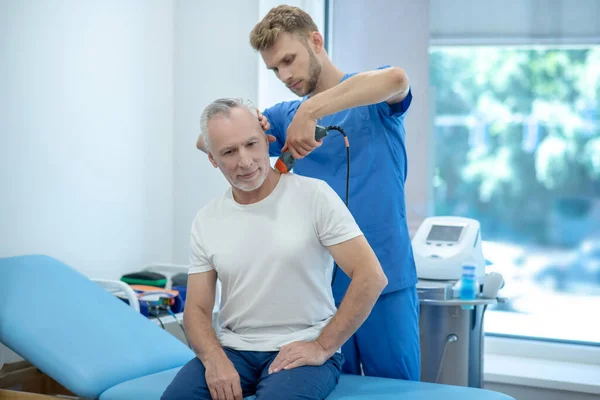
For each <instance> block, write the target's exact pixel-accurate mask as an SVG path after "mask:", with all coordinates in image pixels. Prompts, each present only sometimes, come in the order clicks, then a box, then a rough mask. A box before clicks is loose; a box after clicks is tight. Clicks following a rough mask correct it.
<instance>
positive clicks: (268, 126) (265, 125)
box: [256, 108, 277, 143]
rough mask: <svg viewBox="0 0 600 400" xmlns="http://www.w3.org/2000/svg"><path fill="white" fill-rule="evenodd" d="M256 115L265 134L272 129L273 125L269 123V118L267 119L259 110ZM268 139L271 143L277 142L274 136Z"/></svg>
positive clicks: (268, 136)
mask: <svg viewBox="0 0 600 400" xmlns="http://www.w3.org/2000/svg"><path fill="white" fill-rule="evenodd" d="M256 115H257V116H258V122H259V123H260V127H261V128H262V130H263V131H264V132H266V131H268V130H269V129H271V123H270V122H269V120H268V119H267V117H265V116H264V115H263V113H261V112H260V110H259V109H258V108H257V109H256ZM267 139H268V140H269V143H273V142H274V141H276V140H277V139H276V138H275V136H273V135H267Z"/></svg>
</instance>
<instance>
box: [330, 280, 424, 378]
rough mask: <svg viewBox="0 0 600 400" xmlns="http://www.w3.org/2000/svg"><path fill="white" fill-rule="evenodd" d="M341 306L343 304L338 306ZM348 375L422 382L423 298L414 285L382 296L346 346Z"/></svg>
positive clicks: (343, 349) (345, 371) (344, 346)
mask: <svg viewBox="0 0 600 400" xmlns="http://www.w3.org/2000/svg"><path fill="white" fill-rule="evenodd" d="M338 307H339V305H338ZM342 353H343V354H344V359H345V363H344V366H343V368H342V372H343V373H345V374H353V375H361V366H362V371H363V372H364V374H365V375H366V376H377V377H382V378H394V379H403V380H409V381H419V380H420V376H421V346H420V343H419V297H418V294H417V288H416V286H410V287H408V288H405V289H401V290H398V291H395V292H391V293H386V294H384V295H382V296H380V297H379V299H378V300H377V302H376V303H375V306H374V307H373V310H372V311H371V314H370V315H369V316H368V317H367V319H366V320H365V322H364V323H363V324H362V325H361V326H360V328H358V330H357V331H356V333H355V334H354V335H353V336H351V337H350V339H348V341H347V342H346V343H345V344H344V345H343V346H342Z"/></svg>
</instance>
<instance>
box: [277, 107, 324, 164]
mask: <svg viewBox="0 0 600 400" xmlns="http://www.w3.org/2000/svg"><path fill="white" fill-rule="evenodd" d="M316 127H317V119H316V118H314V117H313V116H311V115H310V113H309V112H308V111H305V110H303V109H302V106H300V107H299V108H298V111H296V115H294V118H293V119H292V122H291V123H290V126H288V130H287V135H286V136H287V139H286V141H285V145H284V146H283V149H282V151H286V150H289V151H290V153H291V154H292V157H294V158H295V159H296V160H299V159H301V158H304V157H306V156H307V155H308V154H309V153H310V152H311V151H313V150H314V149H316V148H317V147H319V146H321V145H322V144H323V143H322V142H321V141H320V140H319V141H316V140H315V129H316Z"/></svg>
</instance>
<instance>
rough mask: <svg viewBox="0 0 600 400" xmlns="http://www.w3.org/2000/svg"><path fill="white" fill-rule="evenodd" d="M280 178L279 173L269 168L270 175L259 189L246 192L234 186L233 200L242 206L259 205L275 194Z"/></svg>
mask: <svg viewBox="0 0 600 400" xmlns="http://www.w3.org/2000/svg"><path fill="white" fill-rule="evenodd" d="M280 176H281V174H280V173H279V172H278V171H276V170H274V169H273V168H270V167H269V173H268V174H267V177H266V178H265V181H264V182H263V184H262V185H260V187H259V188H258V189H255V190H252V191H250V192H246V191H244V190H241V189H238V188H237V187H235V186H232V192H233V199H234V200H235V201H236V202H238V203H240V204H252V203H258V202H259V201H261V200H262V199H264V198H266V197H267V196H268V195H270V194H271V192H273V189H275V186H277V182H279V177H280Z"/></svg>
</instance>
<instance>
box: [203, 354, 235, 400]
mask: <svg viewBox="0 0 600 400" xmlns="http://www.w3.org/2000/svg"><path fill="white" fill-rule="evenodd" d="M204 368H205V369H206V373H205V375H204V376H205V378H206V384H207V385H208V389H209V390H210V395H211V397H212V398H213V400H242V399H243V397H242V385H241V383H240V375H239V374H238V372H237V371H236V369H235V367H234V366H233V363H232V362H231V361H230V360H229V358H227V356H225V355H223V356H219V357H217V358H215V359H212V360H210V361H208V362H206V364H205V365H204Z"/></svg>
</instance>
